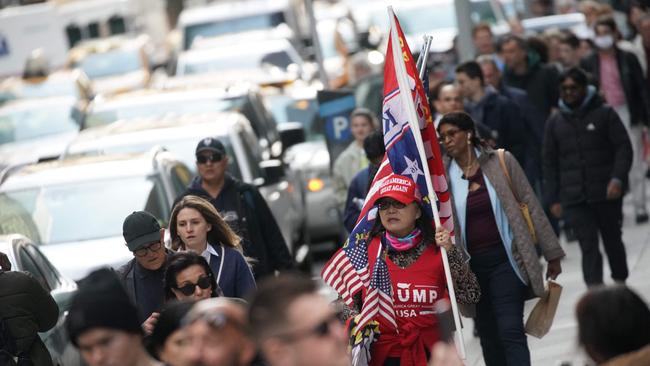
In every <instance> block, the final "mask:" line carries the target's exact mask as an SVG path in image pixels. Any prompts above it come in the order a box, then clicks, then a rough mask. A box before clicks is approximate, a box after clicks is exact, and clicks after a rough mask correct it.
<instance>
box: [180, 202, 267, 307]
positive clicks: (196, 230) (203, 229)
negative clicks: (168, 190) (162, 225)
mask: <svg viewBox="0 0 650 366" xmlns="http://www.w3.org/2000/svg"><path fill="white" fill-rule="evenodd" d="M169 231H170V235H171V240H172V247H173V248H174V249H176V250H189V251H193V252H195V253H198V254H200V255H201V256H203V257H204V258H205V260H206V261H207V262H208V263H209V264H210V268H211V269H212V272H213V273H214V276H215V279H216V281H217V284H218V285H219V287H221V290H222V291H223V294H224V296H227V297H239V298H243V297H244V296H246V295H247V294H248V293H249V292H250V291H251V290H254V289H255V279H254V278H253V273H252V272H251V269H250V266H249V264H248V262H247V261H246V259H245V258H244V255H243V252H242V247H241V244H240V238H239V237H238V236H237V235H236V234H235V233H234V232H233V231H232V230H231V229H230V227H229V226H228V225H227V224H226V223H225V222H224V221H223V219H221V216H219V213H218V212H217V210H216V209H215V208H214V206H212V204H210V202H208V201H206V200H205V199H203V198H200V197H197V196H185V197H183V199H181V200H180V201H179V202H178V203H177V204H176V206H174V209H173V211H172V215H171V219H170V220H169Z"/></svg>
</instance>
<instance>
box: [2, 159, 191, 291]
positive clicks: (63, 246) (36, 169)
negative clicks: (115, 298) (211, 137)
mask: <svg viewBox="0 0 650 366" xmlns="http://www.w3.org/2000/svg"><path fill="white" fill-rule="evenodd" d="M189 178H190V172H189V170H188V169H187V167H186V166H185V165H184V164H182V163H181V162H180V161H178V160H177V159H176V158H175V157H174V156H173V155H172V154H171V153H169V152H165V151H161V150H160V149H156V150H152V151H150V152H147V153H140V154H120V155H106V156H99V157H82V158H76V159H66V160H59V161H52V162H46V163H40V164H35V165H30V166H26V167H23V168H22V169H20V170H17V171H14V172H12V174H10V175H9V176H8V177H6V179H5V181H4V182H3V183H2V185H0V222H2V223H3V225H8V224H9V223H11V224H12V225H13V227H14V228H15V231H16V232H18V233H21V234H24V235H28V236H29V237H30V238H31V239H32V240H33V241H34V243H35V244H37V245H39V247H40V249H41V251H42V252H43V253H44V254H45V255H46V256H47V258H48V259H49V260H50V262H52V263H53V264H54V265H55V266H56V268H58V269H59V270H60V271H61V272H62V273H63V274H64V275H66V276H68V277H69V278H72V279H74V280H78V279H80V278H83V277H84V276H85V275H87V274H88V273H89V272H91V271H92V270H94V269H96V268H99V267H103V266H111V267H113V268H118V267H119V266H121V265H123V264H124V263H126V262H127V261H128V260H130V259H133V254H132V253H131V252H130V251H129V250H128V249H127V247H126V245H125V242H124V238H123V236H122V223H123V221H124V218H125V217H126V216H127V215H129V214H130V213H131V212H133V211H138V210H144V211H148V212H150V213H151V214H152V215H154V216H155V217H156V218H158V220H160V221H161V223H162V225H161V226H166V224H165V222H166V220H167V219H168V218H169V215H170V211H171V206H172V203H173V201H174V199H175V198H176V197H177V196H178V195H180V194H181V193H182V192H183V191H184V190H185V187H186V186H187V184H188V183H189Z"/></svg>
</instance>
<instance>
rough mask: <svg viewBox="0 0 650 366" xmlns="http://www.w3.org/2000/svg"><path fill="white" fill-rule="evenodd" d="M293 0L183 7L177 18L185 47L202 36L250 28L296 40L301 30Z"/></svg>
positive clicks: (233, 32) (224, 33) (190, 45)
mask: <svg viewBox="0 0 650 366" xmlns="http://www.w3.org/2000/svg"><path fill="white" fill-rule="evenodd" d="M292 2H295V1H293V0H279V1H278V0H276V1H268V0H254V1H245V2H242V1H239V2H237V1H224V2H219V3H215V4H211V5H208V6H204V7H194V8H188V9H186V10H183V12H182V13H181V14H180V16H179V18H178V28H179V29H180V31H181V39H182V45H181V49H182V50H188V49H191V48H193V47H194V43H195V42H196V41H197V40H200V39H201V38H210V37H216V36H224V35H230V34H236V33H243V32H250V31H265V32H276V33H277V32H282V33H283V35H284V36H283V37H282V38H286V39H293V38H294V37H295V35H297V34H298V33H299V32H298V29H297V28H298V24H297V23H298V22H299V19H298V18H297V14H296V13H295V9H297V8H298V7H297V6H293V5H294V4H291V3H292Z"/></svg>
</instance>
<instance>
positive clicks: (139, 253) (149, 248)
mask: <svg viewBox="0 0 650 366" xmlns="http://www.w3.org/2000/svg"><path fill="white" fill-rule="evenodd" d="M161 246H162V244H160V242H159V241H157V242H155V243H151V244H150V245H147V246H146V247H144V248H140V249H138V250H136V251H134V252H133V254H135V256H136V257H144V256H145V255H147V252H149V251H152V252H155V251H157V250H158V249H160V247H161Z"/></svg>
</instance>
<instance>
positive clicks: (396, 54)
mask: <svg viewBox="0 0 650 366" xmlns="http://www.w3.org/2000/svg"><path fill="white" fill-rule="evenodd" d="M388 16H389V17H390V32H391V33H390V36H391V38H392V49H393V62H394V63H395V67H396V68H398V69H399V70H397V72H396V73H395V74H396V77H397V83H398V85H399V90H400V94H402V95H405V96H407V97H406V98H401V99H402V100H406V103H407V105H406V106H404V107H406V110H407V111H408V112H407V113H408V123H409V127H410V128H411V132H412V133H413V136H414V140H415V144H416V146H417V149H418V153H419V155H420V160H422V169H423V172H424V179H425V181H426V184H427V190H428V191H429V202H430V206H431V211H432V214H433V220H434V222H435V224H436V227H440V226H441V223H440V214H439V213H438V208H437V206H436V201H437V198H436V197H434V194H435V193H434V192H435V191H434V190H433V184H432V183H431V174H430V173H429V166H428V164H427V163H426V161H427V160H426V154H425V150H424V146H423V143H422V135H421V134H420V126H419V125H418V123H417V121H418V117H417V114H416V112H415V104H414V103H413V99H412V98H411V89H410V88H409V83H408V79H407V78H406V75H407V72H406V65H405V64H404V56H403V55H402V52H401V47H400V39H399V35H398V34H397V27H396V24H395V13H394V12H393V7H392V6H389V7H388ZM398 48H399V50H398ZM416 76H417V75H416ZM423 102H424V101H423ZM440 249H441V253H442V263H443V266H444V269H445V279H446V280H447V288H448V290H449V299H450V302H451V308H452V311H453V313H454V324H455V326H456V341H455V343H456V345H457V346H458V352H459V356H460V357H461V358H462V359H466V355H465V341H464V339H463V331H462V328H461V323H460V313H459V311H458V304H457V303H456V292H455V291H454V283H453V280H452V278H451V270H450V268H449V259H448V258H447V251H446V250H445V248H442V247H441V248H440Z"/></svg>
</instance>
